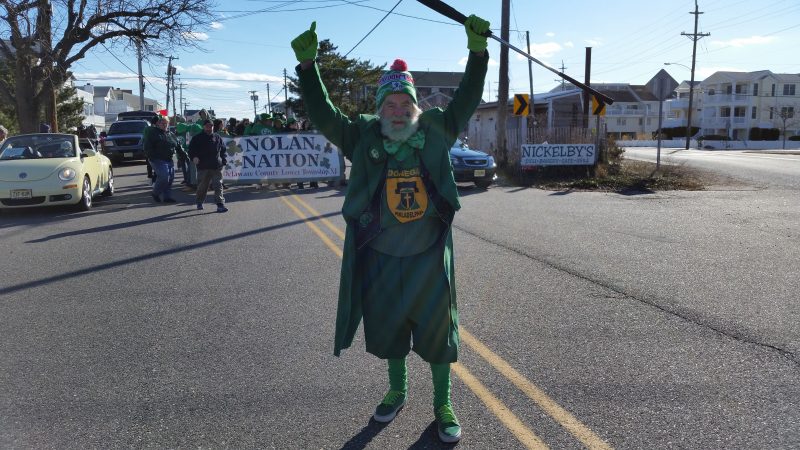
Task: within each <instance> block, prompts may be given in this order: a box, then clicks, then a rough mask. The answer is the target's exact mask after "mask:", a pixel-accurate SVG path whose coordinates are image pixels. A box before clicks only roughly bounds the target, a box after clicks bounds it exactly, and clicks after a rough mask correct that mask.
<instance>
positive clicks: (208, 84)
mask: <svg viewBox="0 0 800 450" xmlns="http://www.w3.org/2000/svg"><path fill="white" fill-rule="evenodd" d="M186 84H187V85H189V87H193V88H204V89H238V88H241V86H240V85H238V84H236V83H230V82H227V81H207V80H187V81H186Z"/></svg>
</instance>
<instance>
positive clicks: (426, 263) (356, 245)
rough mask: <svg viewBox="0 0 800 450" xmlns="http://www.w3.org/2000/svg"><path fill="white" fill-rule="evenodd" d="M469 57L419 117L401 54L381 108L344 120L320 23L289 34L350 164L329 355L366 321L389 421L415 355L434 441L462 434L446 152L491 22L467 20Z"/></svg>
mask: <svg viewBox="0 0 800 450" xmlns="http://www.w3.org/2000/svg"><path fill="white" fill-rule="evenodd" d="M464 27H465V29H466V33H467V48H469V50H470V52H469V58H468V61H467V66H466V69H465V72H464V77H463V78H462V80H461V83H460V85H459V88H458V90H457V91H456V93H455V95H454V97H453V100H452V101H451V102H450V103H449V104H448V105H447V107H446V108H445V109H444V110H442V109H440V108H434V109H431V110H428V111H425V112H422V111H421V110H420V109H419V107H418V106H417V96H416V89H415V88H414V78H413V77H412V76H411V73H409V72H408V68H407V65H406V64H405V62H404V61H402V60H396V61H395V62H394V63H393V64H392V66H391V68H390V70H389V71H388V72H386V73H385V74H384V75H383V76H382V77H381V79H380V81H379V82H378V86H377V97H376V103H377V115H360V116H359V117H358V119H356V120H350V119H349V118H348V117H347V115H345V114H343V113H342V112H341V111H340V110H339V109H337V108H336V107H335V106H333V105H332V104H331V102H330V100H329V98H328V96H327V93H326V89H325V87H324V86H323V85H322V81H321V79H320V75H319V68H318V67H317V64H316V62H315V59H316V56H317V45H318V42H317V35H316V32H315V28H316V22H314V23H312V24H311V29H309V30H307V31H305V32H304V33H302V34H301V35H300V36H298V37H297V38H295V39H294V40H293V41H292V48H293V49H294V52H295V56H296V57H297V60H298V61H300V65H299V66H297V69H296V70H297V74H298V81H299V86H300V91H301V94H302V97H303V101H304V102H305V106H306V108H305V109H306V111H308V114H309V117H310V119H311V121H312V122H313V123H314V125H315V126H316V127H317V128H318V129H319V130H320V132H321V133H322V134H323V135H325V137H326V138H327V139H328V140H330V141H331V142H332V143H333V144H334V145H336V146H337V147H339V149H340V150H341V151H342V153H343V154H344V155H345V157H347V158H348V159H349V160H350V161H351V162H352V166H351V170H350V182H349V187H348V190H347V195H346V196H345V200H344V205H343V206H342V214H343V215H344V218H345V221H346V223H347V231H346V237H345V243H344V252H343V256H342V271H341V277H340V282H339V305H338V309H337V316H336V337H335V342H334V354H335V355H337V356H338V355H339V354H340V352H341V350H342V349H344V348H347V347H349V346H350V345H351V344H352V341H353V337H354V335H355V332H356V329H357V328H358V324H359V323H360V321H361V318H362V317H363V319H364V336H365V341H366V347H367V351H368V352H369V353H372V354H374V355H375V356H377V357H379V358H382V359H386V360H387V362H388V372H389V391H388V393H387V394H386V395H385V396H384V398H383V401H381V402H380V404H379V405H378V407H377V408H376V409H375V414H374V415H373V417H374V418H375V420H377V421H379V422H389V421H391V420H392V419H394V417H395V416H396V415H397V412H398V411H399V410H400V409H401V408H402V407H403V405H405V402H406V397H407V395H408V384H407V370H406V356H407V355H408V353H409V352H410V351H411V350H413V351H414V352H415V353H417V354H418V355H419V356H420V357H422V359H424V360H425V361H427V362H428V363H429V364H430V367H431V373H432V375H433V388H434V394H433V397H434V398H433V407H434V417H435V418H436V423H437V431H438V435H439V438H440V439H441V440H442V441H444V442H457V441H458V440H459V439H461V425H460V424H459V422H458V419H456V415H455V413H454V412H453V406H452V403H451V399H450V364H451V363H453V362H455V361H456V360H457V358H458V344H459V339H458V308H457V304H456V289H455V280H454V274H455V266H454V262H453V240H452V232H451V226H452V222H453V216H454V215H455V211H456V210H458V209H459V208H460V204H459V201H458V190H457V188H456V184H455V181H454V179H453V168H452V166H451V164H450V155H449V150H450V147H452V145H453V143H454V142H455V140H456V137H457V136H458V134H459V133H460V132H461V131H463V130H464V128H465V127H466V125H467V122H468V120H469V118H470V116H472V113H473V112H474V111H475V108H476V107H477V106H478V104H479V103H480V100H481V94H482V93H483V85H484V78H485V76H486V69H487V64H488V61H489V55H488V53H487V52H486V46H487V42H486V37H485V36H482V34H483V33H485V32H486V31H487V30H488V29H489V23H488V22H487V21H485V20H483V19H480V18H479V17H476V16H474V15H473V16H470V17H469V18H468V19H467V21H466V22H465V23H464Z"/></svg>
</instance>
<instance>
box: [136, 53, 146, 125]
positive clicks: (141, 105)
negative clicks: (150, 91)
mask: <svg viewBox="0 0 800 450" xmlns="http://www.w3.org/2000/svg"><path fill="white" fill-rule="evenodd" d="M136 60H137V61H138V63H139V110H140V111H144V75H143V74H142V41H141V40H140V39H139V38H136Z"/></svg>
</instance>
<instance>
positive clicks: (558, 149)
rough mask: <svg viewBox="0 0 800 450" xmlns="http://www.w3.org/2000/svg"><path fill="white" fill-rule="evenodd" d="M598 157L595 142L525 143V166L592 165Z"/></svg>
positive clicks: (522, 153) (523, 155) (523, 153)
mask: <svg viewBox="0 0 800 450" xmlns="http://www.w3.org/2000/svg"><path fill="white" fill-rule="evenodd" d="M596 158H597V152H595V146H594V144H525V145H523V146H522V152H521V161H520V164H522V165H523V166H578V165H585V166H591V165H592V164H594V162H595V159H596Z"/></svg>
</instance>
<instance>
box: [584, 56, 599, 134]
mask: <svg viewBox="0 0 800 450" xmlns="http://www.w3.org/2000/svg"><path fill="white" fill-rule="evenodd" d="M584 66H585V67H584V71H583V84H585V85H587V86H590V87H591V85H592V84H591V83H590V81H591V80H590V78H591V75H592V47H586V64H584ZM581 97H583V128H589V116H590V115H591V114H592V111H590V109H591V108H590V107H589V105H590V104H591V99H590V98H589V94H587V93H586V92H583V93H582V95H581ZM598 132H599V130H598Z"/></svg>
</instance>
